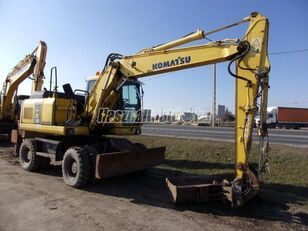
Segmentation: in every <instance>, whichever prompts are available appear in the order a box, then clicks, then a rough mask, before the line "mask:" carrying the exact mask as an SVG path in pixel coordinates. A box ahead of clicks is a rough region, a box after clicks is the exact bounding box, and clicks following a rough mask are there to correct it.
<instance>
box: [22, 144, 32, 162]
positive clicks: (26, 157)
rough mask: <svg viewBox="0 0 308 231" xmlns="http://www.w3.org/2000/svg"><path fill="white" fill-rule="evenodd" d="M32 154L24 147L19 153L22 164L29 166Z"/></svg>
mask: <svg viewBox="0 0 308 231" xmlns="http://www.w3.org/2000/svg"><path fill="white" fill-rule="evenodd" d="M31 158H32V153H31V151H30V149H29V148H27V147H24V148H23V149H22V152H21V153H20V159H21V162H22V163H23V164H27V165H28V164H30V161H31Z"/></svg>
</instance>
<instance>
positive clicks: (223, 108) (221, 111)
mask: <svg viewBox="0 0 308 231" xmlns="http://www.w3.org/2000/svg"><path fill="white" fill-rule="evenodd" d="M225 112H226V106H225V105H219V104H218V113H217V115H218V119H222V118H223V117H224V115H225Z"/></svg>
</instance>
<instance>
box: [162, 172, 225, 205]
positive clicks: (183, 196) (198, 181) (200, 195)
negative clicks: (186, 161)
mask: <svg viewBox="0 0 308 231" xmlns="http://www.w3.org/2000/svg"><path fill="white" fill-rule="evenodd" d="M166 184H167V187H168V190H169V194H170V197H171V201H172V203H173V204H174V205H181V204H185V203H188V202H206V201H209V200H223V201H225V200H230V199H231V191H230V190H231V188H230V187H226V186H227V185H226V184H227V183H226V182H224V181H223V180H221V179H217V177H214V176H204V177H203V176H202V177H199V176H198V177H196V176H188V177H173V178H166Z"/></svg>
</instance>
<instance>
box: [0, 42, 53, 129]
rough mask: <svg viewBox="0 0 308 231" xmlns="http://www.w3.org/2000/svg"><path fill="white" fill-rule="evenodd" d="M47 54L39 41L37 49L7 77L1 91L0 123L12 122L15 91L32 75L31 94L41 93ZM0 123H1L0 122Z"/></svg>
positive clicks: (43, 43)
mask: <svg viewBox="0 0 308 231" xmlns="http://www.w3.org/2000/svg"><path fill="white" fill-rule="evenodd" d="M46 54H47V45H46V43H45V42H43V41H39V43H38V46H37V48H36V49H35V50H34V51H33V52H32V53H31V54H29V55H27V56H26V57H25V58H24V59H23V60H21V61H20V62H19V63H18V64H17V65H16V66H15V67H14V68H13V70H12V71H11V72H10V73H9V74H8V75H7V77H6V79H5V81H4V83H3V88H2V91H1V104H0V121H1V120H6V121H11V122H14V120H15V116H16V115H15V114H16V112H15V106H16V100H17V98H16V97H17V90H18V87H19V85H20V84H21V83H22V82H23V81H24V80H25V79H26V78H29V77H30V76H31V75H33V78H32V77H31V78H32V79H33V83H32V92H34V91H41V89H42V85H43V79H44V67H45V60H46ZM0 123H1V122H0Z"/></svg>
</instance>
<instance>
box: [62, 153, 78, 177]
mask: <svg viewBox="0 0 308 231" xmlns="http://www.w3.org/2000/svg"><path fill="white" fill-rule="evenodd" d="M64 171H65V175H66V176H67V177H68V178H70V179H75V178H76V175H77V173H78V163H77V162H76V160H75V159H74V158H73V157H71V156H67V158H66V159H65V163H64Z"/></svg>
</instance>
